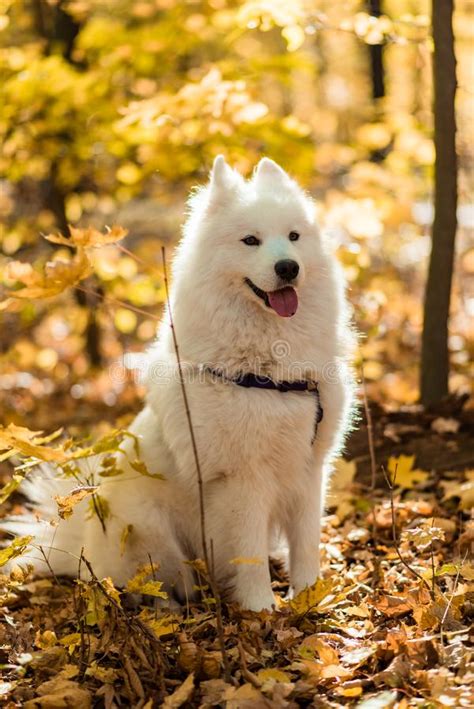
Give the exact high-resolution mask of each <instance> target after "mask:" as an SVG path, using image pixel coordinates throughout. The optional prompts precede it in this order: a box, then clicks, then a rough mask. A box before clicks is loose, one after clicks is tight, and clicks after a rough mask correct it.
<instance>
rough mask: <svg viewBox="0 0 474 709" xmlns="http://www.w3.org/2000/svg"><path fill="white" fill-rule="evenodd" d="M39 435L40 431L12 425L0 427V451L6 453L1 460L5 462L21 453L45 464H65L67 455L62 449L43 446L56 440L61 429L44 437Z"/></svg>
mask: <svg viewBox="0 0 474 709" xmlns="http://www.w3.org/2000/svg"><path fill="white" fill-rule="evenodd" d="M41 433H42V431H30V430H29V429H28V428H24V427H22V426H15V425H14V424H12V423H11V424H9V425H8V426H7V427H6V428H5V427H4V426H0V451H2V450H3V451H6V453H4V454H3V455H2V456H1V459H2V460H6V459H7V458H11V457H12V456H14V455H17V454H18V453H23V455H26V456H31V457H33V458H38V459H39V460H43V461H45V462H54V463H62V462H65V461H66V460H67V458H68V455H67V454H66V453H65V451H64V449H63V448H51V447H49V446H45V445H44V444H45V443H49V442H50V441H52V440H54V439H55V438H57V436H59V435H60V434H61V433H62V429H59V430H58V431H55V432H54V433H52V434H51V435H50V436H45V437H41Z"/></svg>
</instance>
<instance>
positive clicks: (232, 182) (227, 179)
mask: <svg viewBox="0 0 474 709" xmlns="http://www.w3.org/2000/svg"><path fill="white" fill-rule="evenodd" d="M241 182H242V178H241V176H240V175H239V174H238V173H237V172H235V170H233V169H232V168H231V167H230V166H229V165H228V164H227V163H226V161H225V159H224V156H223V155H218V156H217V157H216V159H215V160H214V164H213V166H212V170H211V175H210V180H209V187H210V200H211V203H216V202H219V201H220V200H221V199H224V198H225V196H226V195H228V194H229V193H230V192H233V191H234V190H236V189H237V187H238V186H239V184H240V183H241Z"/></svg>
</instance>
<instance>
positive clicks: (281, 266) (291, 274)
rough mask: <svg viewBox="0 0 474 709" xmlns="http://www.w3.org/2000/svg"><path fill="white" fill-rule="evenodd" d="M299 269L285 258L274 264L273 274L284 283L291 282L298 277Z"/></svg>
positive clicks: (294, 263) (294, 262)
mask: <svg viewBox="0 0 474 709" xmlns="http://www.w3.org/2000/svg"><path fill="white" fill-rule="evenodd" d="M299 270H300V267H299V266H298V264H297V263H296V261H293V260H292V259H290V258H285V259H283V260H282V261H277V262H276V264H275V273H276V274H277V276H279V277H280V278H281V279H282V280H284V281H288V282H290V281H292V280H293V279H295V278H296V276H297V275H298V272H299Z"/></svg>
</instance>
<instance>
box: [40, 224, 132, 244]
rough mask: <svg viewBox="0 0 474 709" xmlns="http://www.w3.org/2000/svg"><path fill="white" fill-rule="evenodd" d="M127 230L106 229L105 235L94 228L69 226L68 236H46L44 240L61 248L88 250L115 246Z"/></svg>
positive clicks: (115, 227)
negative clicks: (72, 247)
mask: <svg viewBox="0 0 474 709" xmlns="http://www.w3.org/2000/svg"><path fill="white" fill-rule="evenodd" d="M127 233H128V232H127V230H126V229H123V228H122V227H120V226H113V227H111V228H109V227H106V231H105V234H103V233H102V232H101V231H99V230H98V229H95V228H94V227H87V228H85V229H81V228H78V227H73V226H71V225H69V234H70V236H68V237H67V236H62V234H48V235H47V236H45V237H44V238H45V239H47V241H50V242H51V243H53V244H61V245H62V246H76V247H77V248H78V249H90V248H97V247H100V246H105V245H107V244H115V243H116V242H117V241H120V239H123V238H124V236H126V235H127Z"/></svg>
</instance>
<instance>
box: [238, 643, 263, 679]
mask: <svg viewBox="0 0 474 709" xmlns="http://www.w3.org/2000/svg"><path fill="white" fill-rule="evenodd" d="M237 647H238V649H239V657H240V668H241V671H242V676H243V678H244V679H246V680H247V682H250V684H251V685H253V686H254V687H255V688H256V689H260V688H261V686H262V683H261V682H260V680H259V679H258V677H257V675H255V674H254V673H253V672H251V671H250V670H249V668H248V666H247V659H246V657H245V650H244V648H243V645H242V642H241V640H240V638H238V640H237Z"/></svg>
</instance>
